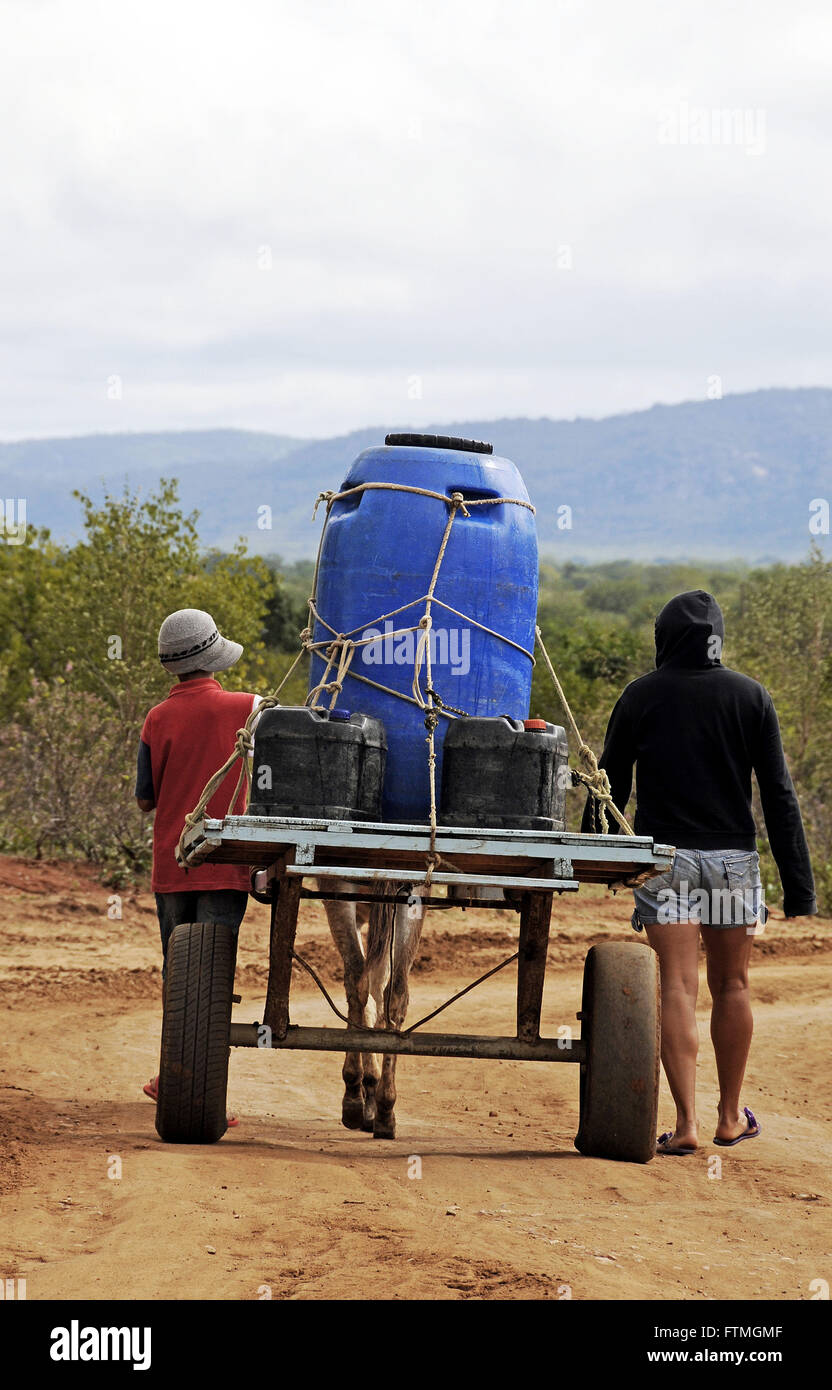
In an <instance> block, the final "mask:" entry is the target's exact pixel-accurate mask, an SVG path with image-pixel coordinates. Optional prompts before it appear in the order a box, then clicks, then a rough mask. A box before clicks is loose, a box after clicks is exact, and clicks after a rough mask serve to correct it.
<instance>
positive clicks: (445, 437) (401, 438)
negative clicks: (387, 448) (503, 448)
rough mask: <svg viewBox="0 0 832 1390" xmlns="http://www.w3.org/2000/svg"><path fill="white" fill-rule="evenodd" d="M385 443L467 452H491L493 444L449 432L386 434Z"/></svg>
mask: <svg viewBox="0 0 832 1390" xmlns="http://www.w3.org/2000/svg"><path fill="white" fill-rule="evenodd" d="M384 442H385V444H406V445H409V446H410V447H411V448H413V449H461V450H463V451H464V452H465V453H467V454H493V452H494V445H493V444H486V443H484V441H483V440H482V439H456V438H454V436H453V435H450V434H388V435H386V436H385V439H384Z"/></svg>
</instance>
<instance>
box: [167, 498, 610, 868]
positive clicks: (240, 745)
mask: <svg viewBox="0 0 832 1390" xmlns="http://www.w3.org/2000/svg"><path fill="white" fill-rule="evenodd" d="M369 490H379V491H382V490H386V491H391V492H409V493H415V494H416V495H417V496H419V497H433V498H436V500H437V501H439V502H442V503H444V505H445V506H446V507H448V508H449V514H448V520H447V524H446V526H445V530H444V532H443V534H442V541H441V544H440V546H439V551H438V554H437V556H436V562H435V564H434V567H433V573H432V575H431V579H430V583H429V585H428V590H427V593H425V594H423V595H422V596H421V597H420V598H418V599H414V600H412V602H410V603H407V604H402V605H401V606H400V607H399V608H394V609H392V610H391V611H390V612H389V613H383V614H382V615H381V617H379V618H375V619H374V620H372V625H373V626H378V625H379V624H381V623H384V622H385V621H386V620H387V619H390V618H393V617H396V616H397V615H398V614H400V613H403V612H405V611H406V610H407V609H408V608H413V607H416V606H418V605H420V604H422V603H424V605H425V609H424V613H423V614H422V616H421V618H420V619H419V621H418V622H417V623H414V624H411V625H409V626H407V627H401V628H397V629H396V630H395V631H393V632H392V633H390V634H389V636H390V637H398V636H401V635H402V634H404V633H408V632H416V633H418V634H419V637H418V641H417V644H416V652H415V657H414V663H413V681H412V684H411V690H412V694H411V695H406V694H404V693H403V692H402V691H399V690H393V689H392V688H391V687H390V686H386V685H382V684H381V682H379V681H375V680H372V679H371V678H370V677H369V676H364V675H360V674H359V673H358V672H357V671H354V670H353V669H352V663H353V658H354V656H355V653H356V651H357V650H358V648H359V647H363V646H367V645H368V644H370V643H372V642H376V641H377V640H378V638H377V637H367V638H357V637H356V633H358V632H360V631H361V630H362V628H366V627H367V626H369V625H370V624H369V623H365V624H362V626H361V627H358V628H354V629H352V631H350V632H346V633H344V632H336V630H335V629H334V628H333V627H331V626H330V624H329V623H328V622H327V621H326V619H325V618H324V617H323V616H322V615H321V614H320V613H319V612H318V608H317V591H318V576H319V573H320V566H321V554H322V551H323V542H324V536H325V534H326V526H327V522H328V520H329V514H330V512H331V510H332V508H333V506H334V505H335V503H336V502H339V501H341V500H342V499H343V498H345V497H352V496H354V495H355V494H356V493H360V492H365V491H369ZM321 502H325V503H326V516H325V519H324V525H323V528H322V531H321V539H320V542H319V545H318V553H317V557H316V560H315V572H314V576H313V580H312V592H311V594H310V595H309V599H308V601H307V604H308V608H309V613H310V618H311V622H310V624H308V625H307V626H306V627H305V628H303V630H302V631H301V632H300V634H299V638H300V644H301V645H300V649H299V651H298V653H297V656H296V657H295V659H294V661H293V662H292V664H291V666H290V667H289V669H288V671H287V672H286V674H285V676H284V677H283V679H282V680H281V682H280V684H279V685H278V686H276V688H275V689H274V690H273V691H272V693H271V695H267V696H266V697H265V698H264V699H263V700H261V702H260V703H259V704H258V705H257V707H256V708H255V709H253V710H252V712H251V714H250V715H249V717H248V719H247V720H246V722H245V725H244V726H243V728H242V729H238V730H237V736H236V740H235V746H234V751H233V752H232V753H231V754H230V756H229V757H228V759H227V760H226V762H225V763H224V764H223V765H222V767H221V768H218V769H217V771H216V772H215V773H214V775H213V776H212V777H211V778H210V779H209V781H208V782H207V783H206V785H205V787H204V788H203V790H202V794H201V796H200V798H199V800H198V802H197V804H196V806H195V807H194V809H193V810H192V811H190V812H189V813H188V815H186V817H185V823H184V825H183V827H182V833H181V835H180V837H179V844H178V846H177V850H176V858H177V861H178V862H179V863H180V864H182V863H184V838H185V834H186V832H187V831H188V830H189V829H191V828H192V827H193V826H195V825H197V824H198V822H199V821H200V820H201V819H202V818H203V816H204V814H205V811H206V808H207V806H208V802H209V801H210V800H211V797H212V796H213V795H214V793H215V791H216V790H217V788H218V787H219V786H220V785H221V784H222V782H223V781H224V779H225V777H226V776H227V774H228V773H229V772H230V770H231V768H232V767H233V766H234V764H235V763H236V762H237V760H238V759H239V760H241V762H242V767H241V768H240V773H239V776H238V778H237V785H236V787H235V789H234V795H233V797H232V798H231V801H230V805H231V806H233V805H234V804H235V802H236V800H237V797H238V795H239V793H240V789H241V787H242V785H243V779H244V778H245V782H246V788H247V791H250V789H251V767H250V761H249V758H250V754H251V753H252V751H253V745H254V740H253V737H252V726H253V724H254V722H255V720H256V719H257V718H258V717H259V715H260V714H261V713H262V711H263V710H264V709H270V708H272V707H274V706H275V705H277V704H279V699H278V697H279V695H280V692H281V690H282V689H283V687H284V685H285V684H286V682H287V681H288V680H289V678H290V677H291V675H292V674H293V672H294V671H295V669H296V667H297V665H298V662H299V661H300V660H301V657H302V656H303V654H304V652H309V653H313V652H317V653H319V654H321V655H322V656H324V657H325V658H326V666H325V669H324V673H323V678H322V679H321V680H320V681H319V682H318V683H317V685H315V686H313V687H312V689H311V690H310V691H309V693H308V695H307V697H306V701H305V703H306V704H307V705H310V706H311V708H313V709H319V708H321V706H320V704H319V700H320V699H321V697H323V696H325V695H328V696H329V697H330V700H329V708H330V709H334V707H335V704H336V701H337V699H338V696H339V695H340V693H341V690H342V689H343V685H344V681H345V679H346V677H347V675H349V676H350V678H351V679H352V680H357V681H363V682H364V683H365V684H366V685H371V686H374V687H375V688H376V689H377V690H382V691H384V692H385V693H386V694H388V695H394V696H395V697H396V698H397V699H400V700H406V701H408V702H409V703H411V704H414V705H417V706H418V708H419V709H421V710H423V711H424V715H425V729H426V730H427V738H426V740H425V742H426V743H427V746H428V774H429V785H430V847H429V849H428V852H427V855H426V865H425V877H424V880H423V881H422V883H420V884H417V885H415V887H414V888H413V893H414V894H419V893H422V892H424V893H425V895H427V894H428V893H429V891H430V887H431V882H432V879H433V875H434V873H435V872H436V870H437V869H439V868H441V867H442V865H445V867H446V868H447V869H448V871H449V872H451V873H456V872H458V871H457V869H456V867H455V865H453V864H452V863H451V862H450V861H449V860H446V859H444V858H443V856H442V855H441V854H440V853H439V851H438V850H437V848H436V833H437V805H436V746H435V738H434V735H435V731H436V728H437V726H438V724H439V719H440V716H443V717H444V718H446V719H453V718H457V717H463V718H464V717H465V714H466V712H465V711H464V710H461V709H457V708H455V707H454V706H453V705H449V704H447V703H446V702H445V701H444V700H443V699H442V698H441V696H440V695H439V694H438V692H437V691H436V689H435V687H434V683H433V673H432V669H431V646H430V632H431V627H432V623H433V618H432V612H431V610H432V607H433V605H434V604H436V605H438V606H440V607H442V608H444V609H447V611H448V612H451V613H455V614H456V615H457V617H460V618H462V619H463V620H464V621H465V622H469V623H471V624H472V625H473V626H474V627H478V628H480V629H481V631H483V632H486V633H488V634H489V635H490V636H492V637H495V638H497V639H498V640H499V641H501V642H507V643H508V644H509V645H510V646H512V647H514V648H515V649H516V650H518V651H521V652H523V653H524V655H525V656H527V657H528V658H529V660H530V661H531V662H532V665H534V664H535V658H534V653H533V652H529V651H526V650H525V648H524V647H521V646H520V645H519V644H518V643H517V642H513V641H512V640H511V638H509V637H505V636H503V634H502V633H499V632H495V631H494V629H493V628H489V627H486V626H485V624H483V623H479V622H477V621H476V619H474V618H469V617H468V615H467V614H465V613H461V612H460V611H459V610H458V609H456V608H453V607H452V606H451V605H450V604H448V603H444V602H443V600H442V599H438V598H436V595H435V589H436V584H437V581H438V579H439V575H440V572H441V569H442V561H443V559H444V557H445V552H446V550H447V547H448V541H449V539H450V534H451V530H452V528H453V525H454V522H455V521H456V519H457V517H458V516H459V515H462V516H463V517H470V515H471V513H470V508H471V507H486V506H494V505H500V506H505V505H509V506H517V507H527V508H528V509H529V510H530V511H532V512H534V507H533V506H532V504H531V503H530V502H526V501H525V500H523V499H522V498H518V497H477V498H465V496H464V495H463V494H462V493H461V492H454V493H452V494H451V495H450V496H448V495H447V494H445V493H442V492H434V491H432V490H430V489H428V488H418V487H409V486H407V485H405V484H403V483H375V482H371V483H358V484H356V486H355V487H351V488H346V489H344V491H343V492H321V493H319V494H318V497H317V499H316V501H315V506H314V508H313V512H312V517H313V520H314V518H315V515H316V513H317V510H318V507H319V505H320V504H321ZM316 623H319V624H320V625H321V627H323V628H326V629H327V631H328V632H329V633H330V634H331V636H330V637H327V638H326V639H324V640H319V641H317V642H316V641H313V634H314V626H315V624H316ZM535 634H536V638H537V643H538V645H539V646H540V649H541V651H542V653H543V658H544V661H545V663H546V666H547V668H548V671H549V674H550V676H551V678H552V681H553V683H554V686H555V691H556V693H557V695H558V698H559V700H560V702H561V705H562V706H563V710H564V713H565V715H566V719H567V723H568V725H569V729H570V732H571V733H572V737H573V741H574V742H575V744H576V745H577V752H576V756H577V758H578V761H579V763H580V764H581V767H580V768H573V769H572V775H573V778H574V779H576V781H577V782H581V783H583V784H584V785H585V786H586V787H587V789H588V790H589V792H590V793H591V794H592V796H593V797H595V799H596V801H597V802H598V805H599V818H600V821H601V826H602V830H603V832H604V833H606V832H607V830H608V822H607V816H606V811H607V809H609V811H610V813H611V814H612V816H613V818H614V819H615V820H616V821H617V823H618V824H619V826H620V827H621V829H622V830H623V831H624V832H625V834H629V835H632V834H633V830H632V828H631V827H630V825H629V823H628V821H627V820H626V818H625V817H624V815H623V814H622V813H621V811H619V809H618V807H617V806H616V805H615V803H614V802H613V799H612V793H611V790H610V784H609V778H608V777H607V774H606V772H605V771H604V770H603V769H602V768H599V766H598V761H597V759H596V757H595V754H594V753H593V751H592V749H591V748H590V747H589V745H588V744H587V743H585V742H584V740H583V739H582V737H581V734H580V730H579V729H578V726H577V723H576V721H575V718H574V715H573V714H572V710H571V709H570V707H569V703H568V701H567V699H566V695H565V694H564V691H563V688H562V687H561V684H560V681H559V680H558V678H557V675H556V674H555V669H554V667H553V665H552V662H551V659H550V657H549V653H548V652H547V650H546V646H545V643H544V641H543V635H542V633H541V631H540V628H539V627H537V628H535ZM423 666H424V671H425V679H426V686H425V691H424V693H423V692H422V688H421V673H422V667H423ZM333 669H334V672H335V674H334V676H333V677H331V672H332V671H333Z"/></svg>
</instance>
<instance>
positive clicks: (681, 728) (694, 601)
mask: <svg viewBox="0 0 832 1390" xmlns="http://www.w3.org/2000/svg"><path fill="white" fill-rule="evenodd" d="M724 632H725V628H724V622H723V617H722V611H721V609H720V607H719V604H718V603H717V601H716V599H715V598H714V597H713V595H711V594H707V593H705V592H704V591H703V590H701V589H697V590H694V591H692V592H690V593H686V594H678V595H677V596H676V598H673V599H671V600H670V602H669V603H668V604H666V605H665V607H664V608H663V609H662V611H661V613H660V614H659V616H658V618H657V619H656V670H655V671H651V672H650V673H649V674H648V675H646V676H641V677H640V678H639V679H638V680H635V681H633V682H632V683H631V684H630V685H628V686H627V687H626V689H625V690H624V692H623V694H622V696H621V698H620V699H619V701H618V703H617V704H616V706H615V708H614V710H613V712H612V715H611V716H610V722H609V725H608V726H607V734H606V738H605V740H604V751H603V754H602V755H601V758H600V759H599V763H600V766H601V767H603V768H605V769H606V771H607V775H608V777H609V779H610V788H611V790H612V796H613V800H614V802H615V804H616V806H618V807H619V809H620V810H623V809H624V807H625V806H626V804H627V802H628V801H629V799H630V793H631V791H632V785H633V764H634V763H635V765H636V802H637V808H636V817H635V824H634V829H635V831H636V834H637V835H651V836H652V837H653V839H654V840H656V841H659V842H661V843H663V844H669V845H675V846H676V847H677V848H680V849H703V850H707V849H739V850H754V849H755V848H756V843H757V842H756V837H755V827H754V817H753V814H752V810H751V773H752V771H753V772H754V773H755V774H756V777H757V783H758V785H759V788H760V799H761V802H762V808H763V815H764V817H765V823H766V832H767V834H768V839H769V843H770V845H771V850H772V853H773V855H774V858H775V860H776V862H777V868H778V870H779V871H780V879H781V882H782V884H783V907H784V911H785V914H786V916H787V917H800V916H803V915H804V914H810V913H814V912H816V911H817V904H816V901H815V889H814V881H813V878H812V865H811V862H810V859H809V849H808V846H807V844H806V836H805V834H804V830H803V822H802V820H801V817H800V807H799V806H798V803H797V797H796V795H795V790H794V786H793V785H792V779H791V777H790V775H789V770H788V768H787V766H786V759H785V756H784V754H783V744H782V742H781V738H780V725H779V723H778V721H777V714H776V712H775V709H774V705H773V704H772V700H771V696H770V695H769V693H768V691H767V690H766V689H765V688H764V687H763V686H762V685H760V684H759V683H758V682H757V681H755V680H751V679H750V677H748V676H743V675H740V673H739V671H731V670H729V669H728V668H727V667H725V666H723V665H722V664H721V661H720V656H721V653H722V639H723V636H724ZM608 819H610V830H611V831H613V832H615V831H617V829H618V827H617V825H616V824H615V822H614V821H612V820H611V818H609V817H608ZM582 829H583V830H584V831H596V832H597V831H600V829H601V825H600V821H599V818H598V803H597V802H596V801H595V799H594V798H593V797H590V798H589V799H588V801H587V806H586V810H585V811H584V817H583V825H582Z"/></svg>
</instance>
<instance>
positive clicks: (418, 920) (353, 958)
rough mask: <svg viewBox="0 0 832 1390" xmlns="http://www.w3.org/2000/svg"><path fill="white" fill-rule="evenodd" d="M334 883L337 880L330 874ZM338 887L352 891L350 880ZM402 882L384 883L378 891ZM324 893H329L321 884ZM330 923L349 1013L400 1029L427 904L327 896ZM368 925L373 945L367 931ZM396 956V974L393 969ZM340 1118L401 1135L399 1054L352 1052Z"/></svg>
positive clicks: (378, 1135) (376, 1134) (379, 1134)
mask: <svg viewBox="0 0 832 1390" xmlns="http://www.w3.org/2000/svg"><path fill="white" fill-rule="evenodd" d="M330 883H332V880H330ZM335 886H336V888H338V889H343V891H345V892H349V891H350V886H351V885H350V883H349V882H348V881H347V880H344V881H343V882H342V881H341V880H339V881H338V882H337V883H336V885H335ZM399 886H400V885H398V884H393V883H382V884H381V886H380V887H379V890H378V891H379V893H381V894H384V895H388V894H390V893H392V892H395V890H396V888H397V887H399ZM319 889H320V891H325V890H324V889H323V888H322V887H321V885H320V883H319ZM324 907H325V909H326V915H327V920H328V922H329V929H330V931H331V932H332V937H333V940H334V941H335V944H336V946H337V947H338V950H339V952H340V954H341V959H342V960H343V962H344V989H345V992H346V996H347V1017H348V1019H349V1021H350V1024H351V1025H352V1026H354V1027H358V1028H373V1027H378V1028H385V1029H399V1028H401V1026H402V1024H403V1023H404V1020H405V1016H406V1014H407V1005H408V1000H409V997H410V990H409V980H410V971H411V969H412V967H413V962H414V960H415V959H416V954H417V952H418V949H419V940H420V938H421V935H422V923H423V921H424V915H425V908H424V907H423V906H422V904H421V902H420V900H419V899H418V898H416V899H414V900H412V901H411V902H410V903H405V902H401V903H388V902H374V903H351V902H341V901H338V900H335V899H324ZM365 923H366V924H368V932H367V950H366V954H365V951H364V942H363V939H362V936H361V928H362V925H364V924H365ZM391 954H392V973H391V968H390V967H391ZM341 1074H342V1076H343V1078H344V1099H343V1102H342V1105H341V1120H342V1123H343V1124H344V1125H346V1127H347V1129H364V1130H367V1131H368V1132H369V1131H372V1134H373V1138H375V1139H395V1137H396V1116H395V1105H396V1054H395V1053H392V1054H391V1053H384V1054H383V1058H382V1062H381V1066H379V1059H378V1056H377V1055H376V1054H374V1053H359V1052H348V1053H347V1054H346V1056H345V1058H344V1066H343V1070H342V1073H341Z"/></svg>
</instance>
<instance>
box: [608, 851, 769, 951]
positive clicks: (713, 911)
mask: <svg viewBox="0 0 832 1390" xmlns="http://www.w3.org/2000/svg"><path fill="white" fill-rule="evenodd" d="M633 898H634V899H635V911H634V912H633V915H632V917H631V919H630V922H631V925H632V926H633V928H634V929H635V930H636V931H641V929H642V927H648V926H654V925H655V924H656V923H664V922H698V923H700V925H702V926H706V927H752V926H754V924H755V922H756V921H757V920H758V918H759V919H761V920H762V921H763V922H764V921H765V920H766V917H767V916H768V913H767V910H766V907H765V904H764V903H763V885H762V882H761V880H760V856H759V854H758V853H757V851H756V850H752V851H750V852H749V851H748V850H741V849H677V850H676V853H675V854H674V856H673V863H672V864H671V866H670V868H669V869H665V871H664V872H663V873H660V874H656V875H655V876H654V877H653V878H648V879H647V880H646V882H644V883H642V884H640V885H639V887H638V888H634V889H633Z"/></svg>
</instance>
